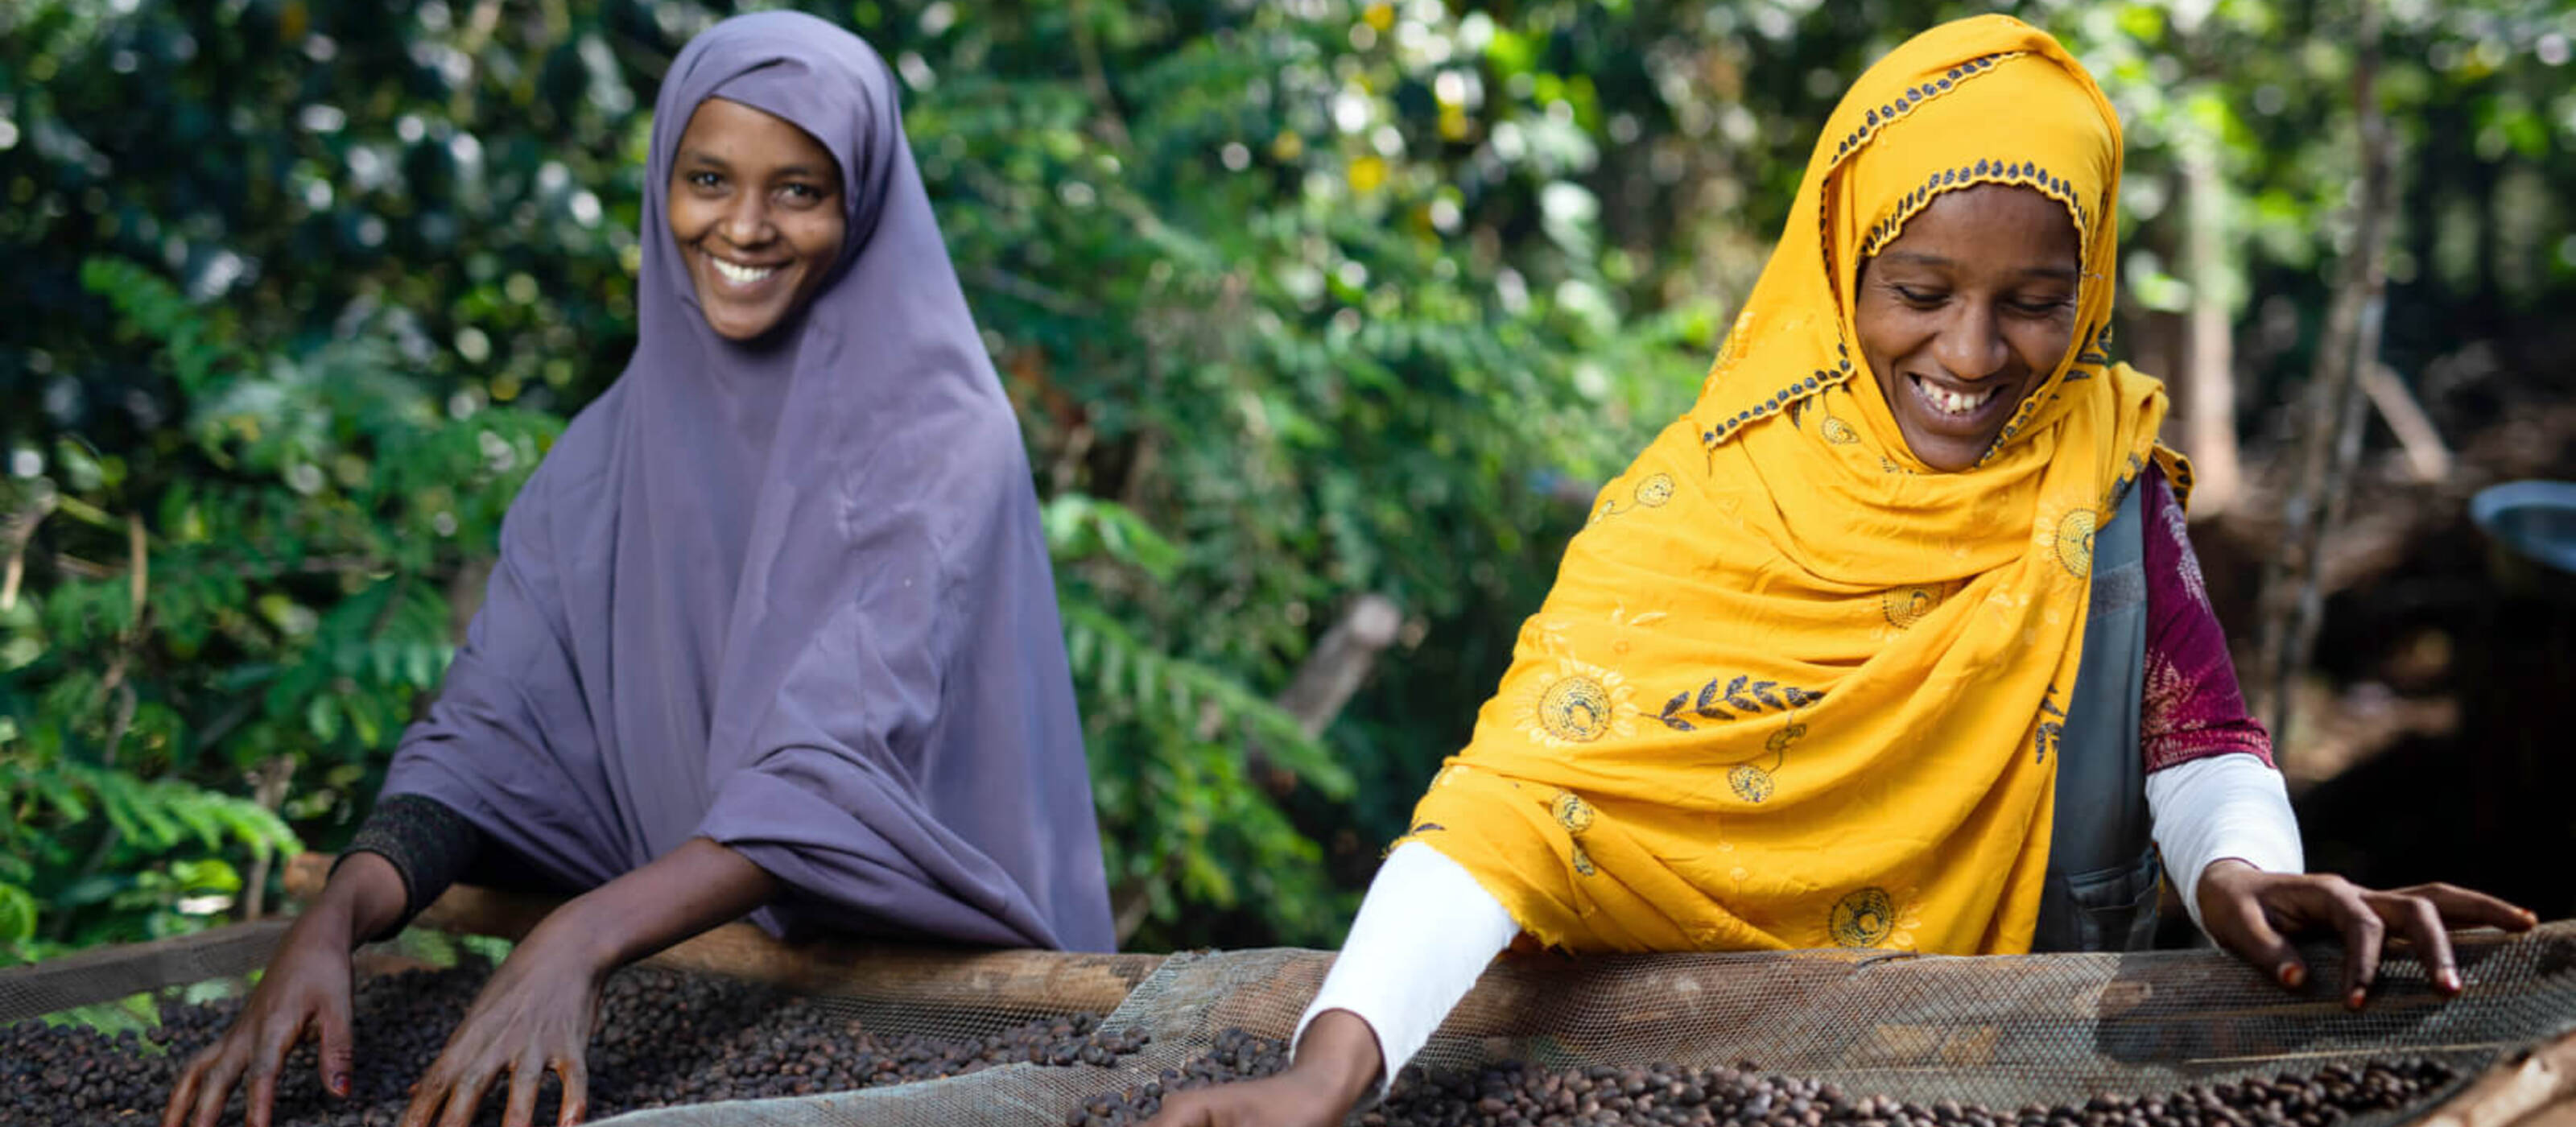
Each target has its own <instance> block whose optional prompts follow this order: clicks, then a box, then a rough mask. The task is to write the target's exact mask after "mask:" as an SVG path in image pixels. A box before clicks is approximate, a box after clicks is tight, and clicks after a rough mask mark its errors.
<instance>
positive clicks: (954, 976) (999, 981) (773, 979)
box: [286, 853, 1163, 1013]
mask: <svg viewBox="0 0 2576 1127" xmlns="http://www.w3.org/2000/svg"><path fill="white" fill-rule="evenodd" d="M330 869H331V858H329V857H327V856H323V855H321V854H315V853H306V854H303V855H301V856H298V857H296V858H295V859H294V860H293V861H291V862H289V863H288V864H287V869H286V890H287V893H288V894H289V895H291V896H294V897H295V898H297V899H300V900H311V899H313V898H314V897H315V896H317V895H319V894H320V893H321V891H322V885H323V882H324V879H325V878H326V877H327V876H328V875H329V873H330ZM562 903H563V902H562V901H561V900H559V899H556V898H553V897H546V896H532V895H527V894H523V893H512V892H499V891H495V890H493V889H488V888H477V887H474V886H471V885H457V886H455V887H452V888H450V889H448V890H447V893H446V895H443V896H441V897H439V898H438V900H437V902H435V903H433V904H431V905H430V906H429V907H427V908H425V909H423V910H422V911H421V913H420V915H419V916H418V917H417V918H415V919H414V920H413V921H412V926H414V927H426V928H433V929H436V930H439V931H449V932H460V933H464V934H469V935H492V936H498V937H500V938H503V939H513V940H515V939H518V938H521V937H523V936H525V935H527V934H528V932H530V931H532V930H534V929H535V928H536V926H537V923H538V921H541V920H543V919H545V918H546V915H547V913H549V912H552V911H554V909H555V908H556V907H557V906H559V905H561V904H562ZM645 963H646V965H649V966H658V967H667V968H670V969H673V970H686V971H696V972H701V973H711V974H722V975H728V976H731V977H734V978H740V979H745V980H748V981H753V982H764V983H769V984H772V985H776V986H779V987H783V988H785V989H788V990H792V991H796V992H798V993H804V994H826V995H834V996H838V997H844V998H866V999H888V1000H903V999H912V1000H918V1001H920V1002H922V1003H924V1004H937V1005H943V1006H956V1007H961V1008H984V1009H1007V1010H1036V1011H1044V1012H1053V1013H1074V1012H1079V1011H1085V1010H1089V1011H1095V1012H1099V1013H1107V1012H1109V1011H1110V1010H1113V1009H1116V1008H1117V1006H1118V1003H1119V1002H1121V1001H1123V1000H1125V999H1126V997H1127V992H1128V991H1129V990H1132V989H1134V988H1135V986H1136V984H1137V983H1139V982H1142V981H1144V980H1145V977H1146V976H1147V975H1150V974H1152V973H1154V970H1155V968H1157V967H1160V966H1161V965H1162V964H1163V956H1161V955H1097V954H1081V953H1072V952H1063V951H997V950H985V949H971V948H948V947H932V946H927V945H917V944H902V943H878V942H860V941H850V940H806V941H799V942H794V943H790V942H785V941H782V940H779V939H775V938H772V937H771V936H770V935H769V933H768V932H765V931H762V930H760V929H759V928H757V927H753V926H752V925H750V924H747V923H730V924H725V925H724V926H722V927H718V928H715V929H713V930H710V931H707V932H705V933H703V934H701V935H699V936H697V937H695V938H693V939H689V940H687V941H685V942H682V943H679V944H677V945H674V946H672V947H671V948H669V949H668V950H665V951H663V952H662V953H660V954H658V955H655V956H653V957H652V958H649V959H646V960H645Z"/></svg>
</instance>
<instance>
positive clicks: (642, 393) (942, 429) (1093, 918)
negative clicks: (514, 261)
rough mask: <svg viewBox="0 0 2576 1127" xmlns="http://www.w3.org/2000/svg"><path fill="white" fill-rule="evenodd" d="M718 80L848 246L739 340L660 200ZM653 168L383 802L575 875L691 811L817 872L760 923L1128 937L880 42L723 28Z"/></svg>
mask: <svg viewBox="0 0 2576 1127" xmlns="http://www.w3.org/2000/svg"><path fill="white" fill-rule="evenodd" d="M709 98H724V99H728V100H731V101H734V102H739V103H742V104H744V105H748V106H751V107H753V108H755V109H759V110H763V111H766V112H768V113H770V114H773V115H775V116H777V117H779V118H782V119H784V120H786V121H788V122H789V123H791V124H794V125H795V126H797V127H798V128H800V129H802V130H804V131H805V132H806V133H807V134H809V135H811V136H812V137H813V138H814V139H815V140H816V141H817V142H819V143H820V144H821V145H822V147H823V148H824V149H826V150H827V151H829V152H830V153H831V154H832V157H833V159H834V161H835V162H836V163H837V164H838V166H839V170H840V173H841V181H842V202H843V206H844V207H845V209H846V212H845V214H846V218H847V220H848V227H847V233H846V236H845V238H844V240H843V243H842V250H841V257H840V259H839V261H838V262H837V264H836V265H835V266H834V268H833V271H832V273H831V274H830V275H829V276H827V278H826V280H825V282H824V284H823V287H822V289H821V290H820V291H819V292H818V293H817V294H816V295H815V297H814V298H813V300H812V303H811V304H810V306H808V308H807V309H806V310H805V311H804V313H803V314H802V315H801V319H798V320H794V321H792V322H790V323H788V324H786V325H784V326H783V327H782V328H781V329H780V330H779V331H777V332H775V333H773V334H771V335H770V336H769V337H765V338H763V339H762V340H760V341H757V342H753V343H749V344H738V343H734V342H730V341H727V340H725V339H723V338H722V337H719V336H718V335H716V333H715V332H714V330H713V329H711V328H710V327H709V326H708V324H707V323H706V321H705V319H704V317H703V316H702V315H701V313H700V311H699V309H698V304H697V297H696V294H695V292H694V290H693V289H692V287H691V284H690V281H689V276H688V272H687V268H686V266H685V264H684V263H683V262H682V261H681V259H680V255H681V251H680V249H679V247H678V246H677V245H676V244H675V242H674V241H673V239H672V237H671V234H670V231H669V228H668V226H667V223H668V220H667V210H666V209H667V206H668V192H669V183H670V174H671V168H672V163H673V160H674V154H675V150H676V148H677V146H678V143H679V139H680V136H681V133H682V131H683V130H684V129H685V128H686V126H687V124H688V122H689V118H690V116H691V114H692V113H693V112H694V111H695V109H696V108H697V106H698V105H699V104H700V103H701V102H703V101H705V100H707V99H709ZM646 188H647V194H646V200H645V207H644V213H643V220H642V230H641V232H640V234H641V239H642V244H643V262H642V270H641V275H640V277H639V278H638V280H637V285H636V292H637V304H638V313H639V317H638V320H639V329H640V339H639V340H638V342H637V345H636V350H635V355H634V357H633V359H631V360H630V361H629V362H628V364H627V368H626V371H625V373H624V374H623V375H622V376H621V377H620V378H619V379H618V381H617V383H616V384H615V385H613V386H612V387H610V388H609V390H608V391H607V392H606V393H605V394H603V395H602V396H601V397H600V398H599V399H598V400H596V401H595V402H593V403H592V404H591V405H590V406H589V407H588V408H587V409H585V410H584V411H582V412H581V414H580V415H579V416H578V417H576V418H575V419H574V420H573V422H572V424H571V426H570V427H569V428H568V429H567V430H566V431H565V433H564V435H563V437H562V438H561V440H559V441H558V442H557V443H556V444H555V447H554V449H553V450H552V451H550V452H549V453H548V454H547V456H546V459H545V462H544V463H543V464H542V465H541V466H540V467H539V468H538V469H537V471H536V473H535V474H534V475H533V476H532V477H531V478H530V479H529V482H528V484H527V486H526V488H525V490H524V491H523V492H522V493H521V495H520V496H519V498H518V499H517V500H516V501H515V502H514V503H513V504H512V506H511V509H510V513H509V515H508V517H507V518H506V520H505V521H504V524H503V527H502V536H501V560H500V564H499V567H498V568H497V570H496V571H495V572H494V574H493V577H492V580H491V585H490V590H489V594H488V596H487V600H486V602H485V604H484V606H483V607H482V609H481V611H480V613H478V614H477V615H476V617H475V620H474V624H473V627H472V629H471V631H470V634H469V638H468V641H467V644H466V645H465V647H464V648H463V649H462V650H461V651H460V652H459V653H458V654H457V657H456V660H455V662H454V664H453V665H452V666H451V667H450V669H449V671H448V674H447V680H446V685H445V688H444V691H443V693H442V695H441V697H440V699H439V701H438V703H437V705H436V706H435V707H434V708H433V709H432V710H431V712H430V714H429V715H428V717H427V718H426V719H424V720H422V721H421V722H420V723H418V724H416V725H414V726H413V727H412V728H411V729H410V730H409V731H408V732H406V733H405V735H404V738H403V742H402V746H401V748H400V750H399V751H398V753H397V754H396V757H395V761H394V764H393V767H392V769H391V771H390V772H389V773H388V776H387V778H386V783H385V788H384V793H385V794H386V795H389V796H390V795H396V794H421V795H425V796H427V797H430V798H434V799H437V800H438V801H440V802H443V803H445V804H447V805H448V806H450V807H452V808H454V809H455V810H457V811H458V812H460V813H462V814H464V815H465V816H466V817H468V818H470V819H472V820H473V821H474V823H475V824H476V825H477V826H478V827H480V828H481V829H482V830H483V831H484V832H486V833H487V834H489V835H491V837H492V838H494V839H495V840H496V841H498V842H499V843H500V844H502V845H504V846H506V847H508V848H509V849H510V850H511V851H512V852H513V853H514V854H516V855H517V856H518V857H520V858H522V859H524V860H525V861H526V862H527V863H528V864H530V865H532V866H534V867H535V868H536V869H537V870H538V873H539V875H542V876H543V877H544V878H545V879H547V880H549V881H551V882H553V883H556V884H560V885H565V886H569V887H574V888H582V887H590V886H595V885H597V884H600V883H602V882H605V881H608V880H611V879H613V878H615V877H617V876H618V875H620V874H622V873H624V872H627V871H629V870H632V869H634V868H637V867H639V866H641V865H644V864H646V863H648V862H650V861H652V860H653V859H654V858H656V857H659V856H661V855H662V854H664V853H667V852H669V851H670V850H671V849H673V848H675V847H677V846H678V845H680V844H681V843H682V842H683V841H686V840H687V839H688V838H690V837H693V836H704V837H708V838H711V839H713V840H715V841H717V842H719V843H722V844H725V845H728V846H731V847H732V848H734V849H737V850H739V851H741V852H742V853H743V854H745V855H746V856H748V857H749V858H750V859H751V860H753V861H754V862H756V863H757V864H759V865H760V866H761V867H762V868H764V869H767V870H769V871H770V872H772V873H774V874H776V875H777V876H779V877H780V878H782V879H783V880H784V881H785V882H786V883H787V884H789V885H790V886H791V887H792V888H793V889H794V892H793V894H792V895H791V897H790V898H789V900H788V901H786V902H785V903H783V904H781V905H778V906H775V907H773V908H770V909H764V910H763V911H762V913H760V915H759V917H758V918H759V919H760V921H761V922H762V923H763V924H764V925H766V926H769V927H771V928H772V929H773V930H777V929H782V928H784V927H786V926H787V925H788V924H789V922H790V921H791V920H794V921H801V922H807V923H813V924H819V925H826V926H831V927H835V928H840V929H848V930H856V931H861V932H867V933H872V934H879V935H891V936H905V937H917V938H930V939H942V940H953V941H960V942H968V943H979V944H997V945H1011V946H1034V947H1065V948H1074V949H1089V950H1106V949H1108V948H1109V947H1110V946H1111V944H1112V936H1111V930H1110V921H1109V912H1108V898H1107V891H1106V883H1105V879H1104V875H1103V870H1102V864H1101V855H1100V844H1099V837H1098V832H1097V829H1096V826H1095V823H1094V820H1093V814H1092V806H1091V791H1090V780H1089V775H1088V771H1087V768H1086V766H1085V762H1084V758H1083V750H1082V743H1081V725H1080V720H1079V717H1078V716H1077V715H1076V713H1075V708H1074V699H1073V689H1072V683H1071V678H1070V674H1069V673H1068V671H1067V669H1066V666H1065V658H1064V648H1063V635H1062V632H1061V629H1060V626H1059V624H1058V621H1057V613H1056V604H1055V591H1054V586H1053V582H1052V579H1051V573H1050V570H1049V565H1048V562H1047V555H1046V544H1045V541H1044V536H1043V533H1042V531H1041V528H1040V524H1039V521H1038V514H1037V508H1036V505H1037V500H1036V495H1035V493H1034V491H1033V490H1032V488H1031V485H1030V477H1029V469H1028V465H1027V460H1026V454H1025V452H1024V450H1023V449H1022V446H1021V439H1020V433H1019V429H1018V424H1017V422H1016V420H1015V419H1014V417H1013V415H1012V412H1011V408H1010V405H1009V403H1008V402H1007V401H1006V400H1005V399H1004V397H1003V395H1002V389H1001V386H1000V383H999V381H998V380H997V379H996V377H995V375H994V373H993V370H992V366H991V363H990V361H989V359H988V358H987V356H986V354H985V352H984V346H983V343H982V341H981V339H980V338H979V336H978V334H977V332H976V328H975V324H974V320H973V317H972V316H971V314H970V313H969V312H968V311H967V308H966V303H965V299H964V296H963V294H962V293H961V292H960V290H959V288H958V285H957V280H956V275H955V272H954V270H953V268H952V267H951V266H950V264H949V261H948V255H947V251H946V248H945V246H944V245H943V243H942V242H941V240H940V236H939V230H938V226H937V223H936V221H935V219H934V217H933V216H932V214H931V210H930V203H929V199H928V196H927V195H926V193H925V192H924V191H923V188H922V184H921V178H920V175H919V173H918V171H917V170H916V169H915V167H914V164H913V160H912V156H911V151H910V148H909V146H908V145H907V143H906V141H905V139H904V135H903V127H902V120H901V117H900V114H899V107H898V106H897V104H896V96H895V88H894V85H893V83H892V81H891V80H890V78H889V75H888V72H887V68H886V66H885V64H884V62H883V61H882V60H881V59H879V58H878V57H877V55H876V54H875V53H874V52H873V51H871V50H869V48H868V47H867V46H866V45H865V44H863V43H861V42H860V41H859V40H858V39H857V38H855V37H854V36H851V35H850V34H849V33H847V32H845V31H842V30H840V29H839V28H836V27H834V26H832V25H830V24H828V23H825V22H824V21H821V20H818V19H814V18H812V17H810V16H803V15H797V14H792V13H762V14H757V15H750V16H743V17H738V18H735V19H731V20H727V21H725V22H723V23H722V24H719V25H717V26H716V27H715V28H713V29H711V30H709V31H708V32H707V33H705V34H703V35H701V36H699V37H698V38H696V39H695V40H693V41H691V43H690V44H689V46H688V47H687V48H686V49H685V50H683V51H682V52H681V53H680V56H679V57H678V58H677V59H676V60H674V61H673V63H672V66H671V69H670V71H669V73H668V74H666V75H665V76H664V78H663V83H662V88H661V93H660V96H659V98H658V100H657V102H656V104H655V109H654V121H653V136H652V152H651V156H650V160H649V163H648V166H647V169H646Z"/></svg>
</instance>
